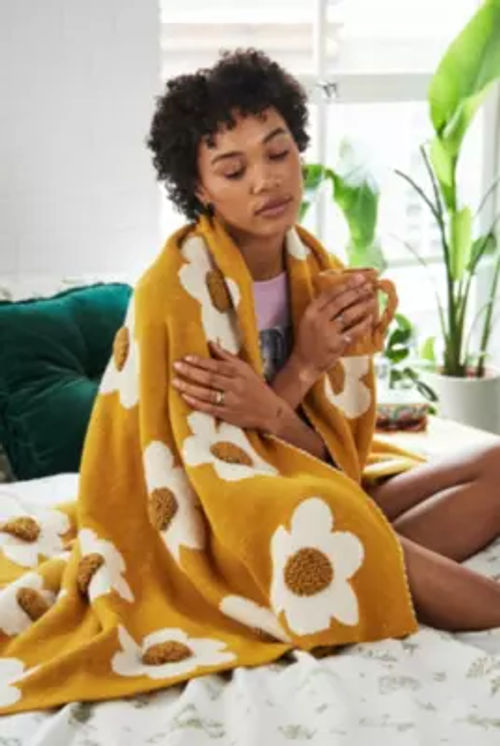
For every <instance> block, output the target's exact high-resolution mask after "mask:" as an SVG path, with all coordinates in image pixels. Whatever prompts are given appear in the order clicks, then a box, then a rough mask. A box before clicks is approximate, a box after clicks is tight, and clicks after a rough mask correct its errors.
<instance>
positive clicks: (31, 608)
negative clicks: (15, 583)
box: [16, 588, 49, 622]
mask: <svg viewBox="0 0 500 746" xmlns="http://www.w3.org/2000/svg"><path fill="white" fill-rule="evenodd" d="M16 601H17V603H18V604H19V606H20V607H21V609H22V610H23V611H24V612H25V614H27V615H28V616H29V618H30V619H31V620H32V621H33V622H35V621H36V620H37V619H39V618H40V617H41V616H42V615H43V614H45V612H46V611H48V610H49V604H48V603H47V601H46V600H45V598H44V597H43V596H42V594H41V593H39V592H38V591H37V590H35V589H34V588H18V589H17V592H16Z"/></svg>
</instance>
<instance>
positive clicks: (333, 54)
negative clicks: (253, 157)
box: [162, 0, 489, 326]
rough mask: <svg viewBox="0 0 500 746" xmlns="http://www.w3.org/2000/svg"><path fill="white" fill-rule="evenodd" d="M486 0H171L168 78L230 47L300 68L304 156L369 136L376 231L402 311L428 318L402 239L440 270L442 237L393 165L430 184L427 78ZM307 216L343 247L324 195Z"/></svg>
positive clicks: (174, 220) (322, 155) (425, 296)
mask: <svg viewBox="0 0 500 746" xmlns="http://www.w3.org/2000/svg"><path fill="white" fill-rule="evenodd" d="M478 4H479V0H377V1H376V2H374V0H329V1H328V0H322V1H321V0H317V1H316V2H315V3H313V2H306V1H305V0H267V2H266V3H256V2H255V1H254V0H253V1H252V2H250V0H239V1H238V2H237V3H235V2H234V0H212V2H210V3H208V4H207V3H201V2H200V0H183V2H182V3H178V4H174V3H172V2H167V0H163V6H162V45H163V75H164V77H165V78H167V77H172V76H174V75H177V74H179V73H181V72H186V71H188V70H194V69H197V68H198V67H201V66H205V65H210V64H212V63H213V62H214V61H215V60H216V58H217V56H218V51H219V50H220V49H222V48H225V49H231V48H235V47H238V46H254V47H258V48H261V49H263V50H264V51H265V52H267V53H268V54H269V55H270V56H272V57H273V58H274V59H276V60H277V61H278V62H280V63H281V64H282V65H283V66H285V67H286V68H287V69H288V70H290V72H292V73H293V74H294V75H296V76H297V77H298V78H299V79H300V80H301V82H302V83H303V85H304V86H305V88H306V90H307V92H308V95H309V97H310V114H311V116H310V132H311V138H312V139H311V144H310V147H309V149H308V152H307V153H306V154H305V155H306V159H308V160H311V161H316V160H321V161H322V162H324V163H326V164H328V165H331V166H335V163H336V159H337V153H338V147H339V143H340V141H341V139H342V138H343V137H347V138H349V139H354V140H356V142H358V143H359V144H360V146H361V147H362V148H363V149H364V151H365V152H366V153H367V157H368V158H369V159H370V161H371V163H372V165H373V168H374V169H375V170H376V173H377V174H378V177H379V180H380V186H381V199H380V210H379V233H380V237H381V242H382V246H383V248H384V251H385V254H386V257H387V258H388V260H389V262H390V265H391V274H392V275H394V274H396V275H397V277H396V279H397V280H398V282H399V283H400V288H401V298H402V306H401V308H402V311H403V312H408V313H409V314H410V315H411V316H412V318H413V319H417V320H418V319H419V318H420V319H421V320H422V321H423V322H424V321H425V320H427V322H428V323H429V324H431V323H434V322H435V318H436V315H435V312H434V308H435V306H434V291H433V289H432V285H431V283H430V282H429V281H428V280H427V279H425V275H422V276H421V275H420V273H421V271H422V270H421V269H420V268H418V269H417V267H418V265H417V263H416V260H415V258H414V256H413V255H412V254H411V253H410V252H409V251H408V249H407V248H405V245H404V243H403V241H407V242H409V243H411V244H412V245H413V246H414V247H415V249H417V250H419V251H420V252H421V253H422V254H423V255H425V256H426V257H427V258H428V259H429V260H430V261H431V263H432V262H433V263H434V265H433V266H435V271H436V272H437V273H439V271H440V270H439V261H440V248H439V242H438V238H437V235H436V230H435V227H434V224H433V221H432V218H431V216H430V215H429V214H428V211H427V210H426V208H425V206H424V205H423V204H422V203H421V201H420V200H419V199H418V197H417V196H416V195H415V193H414V192H413V191H412V190H411V188H410V187H409V186H408V185H407V184H406V183H405V182H404V181H402V180H401V179H400V178H399V177H397V176H396V175H395V174H394V168H399V169H401V170H402V171H405V172H408V173H411V175H412V176H413V177H414V178H415V179H416V180H417V181H419V182H421V183H422V184H425V185H426V186H428V185H427V184H426V174H425V172H424V171H423V168H422V165H421V163H420V156H419V152H418V147H419V145H420V144H421V143H422V142H424V141H425V140H426V139H427V138H428V137H429V136H430V135H431V127H430V121H429V117H428V107H427V103H426V93H427V87H428V84H429V81H430V78H431V75H432V73H433V70H434V69H435V67H436V65H437V62H438V61H439V59H440V57H441V56H442V54H443V53H444V51H445V49H446V47H447V45H448V44H449V42H450V40H451V39H452V38H453V37H454V36H455V35H456V34H457V32H458V31H459V30H460V28H461V27H463V25H464V24H465V23H466V21H467V20H468V18H469V17H470V16H471V15H472V14H473V12H474V11H475V9H476V8H477V6H478ZM487 126H489V122H488V121H485V118H484V117H477V118H476V121H475V123H474V125H473V127H472V130H471V131H470V133H469V134H468V135H467V141H466V148H465V153H464V158H463V161H462V163H461V164H460V168H461V170H462V173H463V174H464V175H465V176H466V178H464V179H463V180H462V181H463V184H464V195H463V196H464V197H465V198H466V199H467V200H470V201H471V203H472V204H473V205H474V204H477V202H478V201H479V196H480V194H481V192H482V185H483V183H484V182H485V180H486V177H485V168H484V158H483V149H484V133H485V128H486V127H487ZM163 218H164V220H163V225H164V229H165V232H166V233H169V232H170V231H171V230H172V229H173V227H175V226H176V225H177V224H180V223H182V222H183V218H182V217H181V216H179V215H178V214H176V213H174V212H173V211H172V210H171V209H168V207H166V209H165V213H164V216H163ZM306 227H309V228H311V229H312V230H313V231H314V232H315V233H316V235H318V236H319V237H320V238H321V239H322V240H323V241H324V242H325V244H326V245H327V246H328V248H331V250H333V251H335V252H336V253H339V254H340V255H342V247H343V246H344V245H345V226H344V224H343V221H342V218H341V217H340V215H339V214H338V212H337V211H336V209H335V207H334V205H333V203H332V202H331V201H330V200H329V199H328V197H327V195H324V197H323V199H322V200H320V204H319V205H318V206H317V208H316V209H315V210H311V211H310V213H309V214H308V216H307V222H306ZM416 274H418V276H419V278H420V277H421V281H422V285H421V292H420V286H419V293H418V296H417V297H416V296H415V294H414V293H413V294H412V293H411V292H410V293H407V292H405V291H404V288H411V287H414V279H415V277H416ZM412 282H413V285H412ZM431 309H432V310H431ZM427 322H426V323H427ZM425 325H426V324H424V326H425Z"/></svg>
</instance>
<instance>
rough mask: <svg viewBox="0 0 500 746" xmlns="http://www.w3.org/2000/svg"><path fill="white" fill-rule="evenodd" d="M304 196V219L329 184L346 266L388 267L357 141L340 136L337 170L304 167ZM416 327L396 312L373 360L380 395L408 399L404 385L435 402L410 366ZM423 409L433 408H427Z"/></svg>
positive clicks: (374, 195) (375, 191)
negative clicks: (344, 233)
mask: <svg viewBox="0 0 500 746" xmlns="http://www.w3.org/2000/svg"><path fill="white" fill-rule="evenodd" d="M303 177H304V200H303V202H302V205H301V209H300V213H299V219H300V220H303V218H304V216H305V215H306V213H307V211H308V209H309V208H310V206H311V205H312V204H313V203H314V201H315V200H316V199H317V197H318V194H319V192H320V190H321V189H323V188H325V187H327V188H328V187H329V189H330V194H331V197H332V199H333V202H334V203H335V204H336V205H337V207H338V208H339V209H340V211H341V213H342V215H343V217H344V219H345V221H346V223H347V226H348V229H349V240H348V243H347V246H346V254H347V263H348V265H349V266H350V267H374V268H375V269H377V270H378V271H379V272H383V271H384V270H385V269H386V267H387V262H386V260H385V257H384V254H383V251H382V248H381V245H380V241H379V239H378V237H377V218H378V201H379V187H378V184H377V181H376V179H375V177H374V175H373V173H372V172H371V171H370V170H369V168H368V167H367V158H366V154H365V153H364V152H363V147H361V146H360V144H358V143H354V142H353V141H350V140H347V139H344V140H342V142H341V144H340V150H339V158H338V162H337V165H336V168H335V169H333V168H329V167H327V166H324V165H323V164H320V163H309V164H305V165H304V167H303ZM414 341H415V330H414V327H413V326H412V324H411V322H410V321H409V319H407V318H406V316H403V315H402V314H396V317H395V319H394V320H393V322H392V323H391V326H390V327H389V331H388V335H387V339H386V343H385V348H384V350H383V352H382V353H381V354H380V355H378V356H377V360H376V362H375V365H376V370H377V377H378V379H379V388H380V391H381V392H382V398H384V397H387V396H388V393H389V391H388V390H390V397H389V398H390V400H391V405H392V403H393V402H396V403H397V402H398V401H399V400H401V402H403V401H404V402H405V403H406V402H407V401H408V400H409V398H410V399H411V396H412V394H410V397H408V396H407V395H408V394H409V389H412V390H414V391H415V390H416V392H417V395H416V396H414V401H415V402H418V401H419V400H420V398H421V399H422V400H424V401H425V400H427V401H429V402H434V401H436V395H435V394H434V392H433V391H432V389H431V388H430V387H429V386H428V385H426V384H425V382H424V381H422V379H421V376H420V375H419V372H418V370H417V368H416V367H415V366H414V365H412V364H410V358H411V353H412V350H413V348H414ZM427 410H428V411H434V410H433V409H432V407H431V406H429V407H428V408H427Z"/></svg>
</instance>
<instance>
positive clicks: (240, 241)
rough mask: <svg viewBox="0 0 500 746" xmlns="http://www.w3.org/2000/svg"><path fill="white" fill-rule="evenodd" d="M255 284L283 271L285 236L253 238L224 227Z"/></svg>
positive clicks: (280, 234)
mask: <svg viewBox="0 0 500 746" xmlns="http://www.w3.org/2000/svg"><path fill="white" fill-rule="evenodd" d="M225 228H226V230H227V232H228V233H229V235H230V236H231V238H232V239H233V241H234V242H235V243H236V245H237V247H238V249H239V250H240V252H241V254H242V255H243V258H244V260H245V263H246V265H247V267H248V269H249V272H250V274H251V275H252V279H253V280H255V282H262V281H263V280H270V279H271V278H273V277H276V275H279V274H280V273H281V272H283V271H284V270H285V257H284V246H285V235H284V233H283V232H281V233H278V234H276V235H272V236H253V235H251V234H249V233H244V232H243V231H238V230H237V229H235V228H233V227H231V226H228V225H226V226H225Z"/></svg>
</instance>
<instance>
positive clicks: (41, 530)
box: [0, 494, 71, 567]
mask: <svg viewBox="0 0 500 746" xmlns="http://www.w3.org/2000/svg"><path fill="white" fill-rule="evenodd" d="M70 527H71V526H70V521H69V518H68V516H67V515H66V514H65V513H63V512H61V511H60V510H56V509H48V508H36V509H33V507H32V506H30V511H29V513H28V512H27V511H26V510H25V509H23V506H22V504H21V503H20V502H19V501H18V500H17V499H16V498H15V497H11V496H10V495H7V494H5V495H2V499H1V500H0V551H2V552H3V553H4V555H5V556H6V557H8V558H9V559H10V560H11V561H12V562H15V563H16V564H17V565H22V566H23V567H36V566H37V565H38V558H39V555H44V556H45V557H52V556H53V555H55V554H58V553H59V552H61V551H62V550H63V549H64V543H63V540H62V538H61V537H62V536H63V535H64V534H65V533H66V532H67V531H69V529H70Z"/></svg>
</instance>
